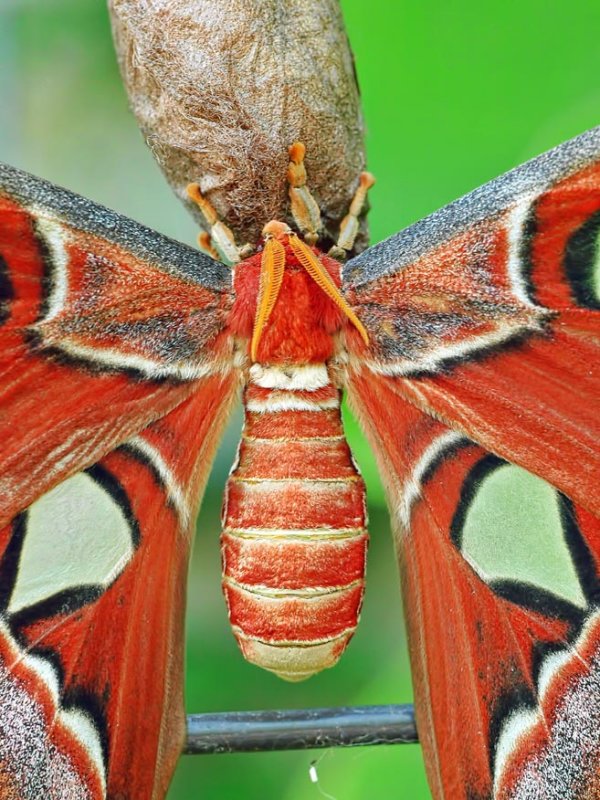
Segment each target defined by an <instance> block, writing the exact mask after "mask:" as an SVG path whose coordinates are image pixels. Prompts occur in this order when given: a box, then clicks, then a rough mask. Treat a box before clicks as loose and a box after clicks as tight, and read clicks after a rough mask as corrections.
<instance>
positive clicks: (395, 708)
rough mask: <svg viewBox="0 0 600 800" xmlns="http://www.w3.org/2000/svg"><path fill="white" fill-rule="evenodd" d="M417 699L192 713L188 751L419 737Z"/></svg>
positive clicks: (287, 747)
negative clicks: (397, 702) (386, 703)
mask: <svg viewBox="0 0 600 800" xmlns="http://www.w3.org/2000/svg"><path fill="white" fill-rule="evenodd" d="M417 741H418V737H417V730H416V727H415V717H414V709H413V707H412V705H402V706H400V705H389V706H354V707H348V708H306V709H301V710H292V711H235V712H231V713H222V714H189V715H188V718H187V742H186V745H185V750H184V752H185V753H189V754H201V753H205V754H206V753H249V752H257V751H270V750H308V749H310V748H313V747H356V746H364V745H370V744H406V743H410V742H417Z"/></svg>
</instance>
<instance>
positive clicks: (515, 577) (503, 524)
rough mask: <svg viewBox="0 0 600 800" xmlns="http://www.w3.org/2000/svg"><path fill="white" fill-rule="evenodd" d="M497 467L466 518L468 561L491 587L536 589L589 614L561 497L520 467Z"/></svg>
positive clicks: (463, 544) (463, 540)
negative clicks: (515, 585)
mask: <svg viewBox="0 0 600 800" xmlns="http://www.w3.org/2000/svg"><path fill="white" fill-rule="evenodd" d="M492 463H493V464H494V463H495V464H497V466H496V468H492V469H490V470H488V471H482V472H481V473H480V477H479V479H478V480H477V481H475V482H474V483H473V491H472V493H471V496H470V498H469V499H470V502H468V504H467V506H466V511H464V513H463V515H462V519H461V522H462V525H460V533H459V540H460V548H461V552H462V554H463V555H464V557H465V559H466V560H467V561H468V562H469V564H470V565H471V566H472V567H473V569H474V570H475V571H476V572H477V573H478V574H479V576H480V577H481V578H482V579H483V580H484V581H486V583H490V584H493V583H496V582H504V581H515V582H518V583H525V584H530V585H532V586H535V587H536V588H538V589H541V590H543V591H545V592H549V593H551V594H553V595H556V596H558V597H560V598H562V599H563V600H566V601H568V602H570V603H572V604H574V605H576V606H578V607H580V608H586V607H587V601H586V598H585V595H584V592H583V589H582V586H581V584H580V581H579V578H578V575H577V571H576V569H575V565H574V563H573V559H572V556H571V552H570V550H569V546H568V542H567V540H566V535H565V530H564V524H563V518H562V511H561V500H560V494H559V493H558V492H557V491H556V489H554V488H553V487H552V486H550V485H549V484H548V483H546V482H545V481H543V480H541V479H540V478H537V477H536V476H535V475H531V474H530V473H529V472H527V471H525V470H524V469H521V468H520V467H516V466H513V465H512V464H507V463H505V462H500V461H499V460H496V459H494V461H493V462H492ZM455 538H456V537H455ZM457 543H458V542H457Z"/></svg>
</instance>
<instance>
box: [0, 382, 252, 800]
mask: <svg viewBox="0 0 600 800" xmlns="http://www.w3.org/2000/svg"><path fill="white" fill-rule="evenodd" d="M235 392H236V383H235V379H234V377H233V376H231V375H230V376H229V377H221V376H214V377H212V378H208V379H206V382H205V385H204V387H203V391H202V392H196V393H194V394H193V395H192V396H191V397H190V398H188V399H187V400H186V401H184V402H183V403H181V404H180V405H179V406H178V407H177V408H176V409H175V410H174V411H171V412H170V413H169V414H168V415H167V416H165V417H163V419H161V420H159V421H157V422H155V423H153V424H151V425H150V426H149V427H147V428H146V429H145V430H144V431H142V432H141V433H139V434H138V435H136V436H134V437H133V438H131V439H130V440H128V441H127V442H126V443H125V444H124V445H122V446H121V447H119V448H118V449H116V450H114V451H113V452H111V453H109V454H108V455H106V456H105V457H104V458H102V459H101V460H100V461H99V462H98V463H97V464H95V465H94V466H93V467H91V468H89V469H87V470H85V471H83V472H79V473H76V474H75V475H73V476H71V477H70V478H68V479H67V480H66V481H64V482H62V483H61V484H59V485H58V486H56V487H55V488H54V489H52V490H51V491H50V492H48V493H47V494H45V495H43V496H42V497H40V498H39V499H38V500H37V501H36V502H35V503H33V504H32V505H31V506H30V507H29V508H28V509H26V510H25V511H23V512H22V513H20V514H18V515H17V516H16V517H15V518H14V519H13V520H12V522H11V523H10V524H9V525H7V526H6V528H4V530H3V531H2V533H1V536H0V547H1V552H2V555H1V556H0V586H1V587H2V588H1V592H0V603H1V606H2V615H3V621H2V625H1V628H0V659H1V661H2V665H1V666H0V698H1V702H0V761H1V762H2V778H1V779H0V796H1V797H2V798H6V800H20V799H21V798H24V797H32V798H33V797H36V798H42V797H55V796H56V797H58V796H60V797H66V796H67V795H68V797H69V798H73V800H76V798H86V800H89V798H103V797H109V798H120V799H121V800H151V799H152V798H155V799H157V800H158V798H163V797H164V796H165V794H166V791H167V787H168V784H169V780H170V777H171V774H172V771H173V769H174V767H175V763H176V760H177V758H178V757H179V755H180V752H181V747H182V742H183V736H184V713H183V691H182V660H183V614H184V606H185V594H186V589H185V584H186V573H187V567H188V553H189V545H190V537H191V532H192V530H193V522H194V519H195V514H196V511H197V506H198V502H199V498H200V495H201V492H202V489H203V487H204V483H205V480H206V477H207V473H208V469H209V466H210V464H211V461H212V456H213V453H214V450H215V447H216V444H217V442H218V439H219V436H220V433H221V430H222V427H223V423H224V420H225V417H226V413H227V411H228V409H229V407H230V405H231V401H232V399H233V397H234V396H235Z"/></svg>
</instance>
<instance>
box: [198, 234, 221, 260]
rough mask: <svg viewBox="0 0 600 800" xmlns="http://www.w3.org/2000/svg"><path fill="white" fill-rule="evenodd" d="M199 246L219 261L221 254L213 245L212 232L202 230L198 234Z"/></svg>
mask: <svg viewBox="0 0 600 800" xmlns="http://www.w3.org/2000/svg"><path fill="white" fill-rule="evenodd" d="M198 247H199V248H200V250H204V252H205V253H207V254H208V255H209V256H210V257H211V258H215V259H216V260H217V261H218V260H219V259H220V257H221V256H220V255H219V253H218V251H217V250H216V249H215V248H214V247H213V244H212V239H211V238H210V233H209V232H208V231H200V233H199V234H198Z"/></svg>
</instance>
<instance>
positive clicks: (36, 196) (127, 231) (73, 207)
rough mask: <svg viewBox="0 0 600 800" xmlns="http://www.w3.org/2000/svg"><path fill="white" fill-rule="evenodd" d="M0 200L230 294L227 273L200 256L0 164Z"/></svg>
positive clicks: (110, 212)
mask: <svg viewBox="0 0 600 800" xmlns="http://www.w3.org/2000/svg"><path fill="white" fill-rule="evenodd" d="M0 194H3V195H6V196H8V197H12V198H13V199H15V200H17V201H19V202H20V203H22V204H23V205H24V206H25V207H26V208H31V209H32V210H33V209H40V210H47V211H49V212H50V213H51V214H52V216H55V217H57V218H58V219H60V220H62V221H63V222H66V223H67V224H68V225H70V226H72V227H73V228H76V229H77V230H80V231H84V232H85V233H91V234H94V235H95V236H101V237H103V238H104V239H107V240H108V241H109V242H112V243H114V244H117V245H119V246H120V247H123V248H124V249H126V250H128V251H129V252H130V253H132V254H133V255H134V256H136V257H138V258H140V259H142V260H145V261H149V262H150V263H151V264H153V265H155V266H157V267H158V268H159V269H161V270H162V271H163V272H169V273H172V274H175V275H178V276H180V277H182V278H184V279H186V280H188V281H192V282H193V283H196V284H200V285H202V286H204V287H206V288H207V289H213V290H215V291H218V292H224V291H229V290H230V289H231V269H230V268H229V267H226V266H225V265H224V264H221V263H220V262H219V261H215V259H213V258H211V257H210V256H208V255H206V254H205V253H202V252H200V251H199V250H194V249H193V248H192V247H189V246H188V245H186V244H182V243H181V242H177V241H175V240H174V239H169V237H168V236H163V235H162V234H160V233H157V232H156V231H153V230H152V229H151V228H146V227H145V226H144V225H140V223H139V222H134V221H133V220H132V219H129V218H128V217H124V216H122V215H121V214H117V213H116V211H111V210H110V209H108V208H105V207H104V206H101V205H99V204H98V203H93V202H92V201H91V200H87V199H86V198H85V197H81V195H78V194H75V193H74V192H70V191H69V190H68V189H62V188H61V187H60V186H56V185H55V184H53V183H50V182H48V181H45V180H43V179H42V178H36V177H34V176H33V175H30V174H29V173H27V172H22V171H21V170H19V169H16V168H15V167H10V166H8V164H3V163H1V162H0Z"/></svg>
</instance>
